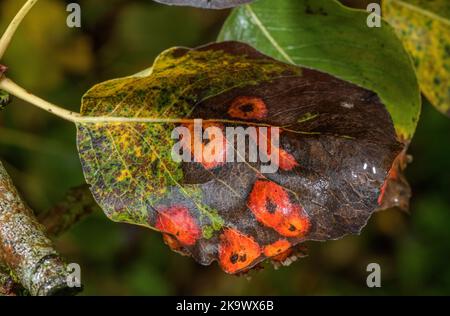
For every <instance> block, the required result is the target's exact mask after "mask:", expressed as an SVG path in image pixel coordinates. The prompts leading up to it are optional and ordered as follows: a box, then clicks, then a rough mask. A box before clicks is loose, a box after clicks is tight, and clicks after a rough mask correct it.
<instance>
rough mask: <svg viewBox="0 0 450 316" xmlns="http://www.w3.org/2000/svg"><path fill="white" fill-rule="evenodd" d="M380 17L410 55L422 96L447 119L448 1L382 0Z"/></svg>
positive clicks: (449, 69)
mask: <svg viewBox="0 0 450 316" xmlns="http://www.w3.org/2000/svg"><path fill="white" fill-rule="evenodd" d="M383 14H384V16H385V17H386V19H387V21H388V22H389V23H390V24H391V25H392V26H393V27H394V28H395V29H396V31H397V34H398V35H399V37H400V38H401V39H402V40H403V42H404V44H405V47H406V49H407V50H408V51H409V52H410V53H411V54H412V56H413V58H414V63H415V66H416V69H417V75H418V77H419V83H420V86H421V89H422V91H423V93H424V94H425V96H426V97H427V98H428V99H429V100H430V102H431V103H432V104H433V105H434V106H435V107H436V108H437V109H438V110H439V111H441V112H442V113H444V114H447V115H448V116H450V1H448V0H433V1H424V0H409V1H404V0H385V1H383Z"/></svg>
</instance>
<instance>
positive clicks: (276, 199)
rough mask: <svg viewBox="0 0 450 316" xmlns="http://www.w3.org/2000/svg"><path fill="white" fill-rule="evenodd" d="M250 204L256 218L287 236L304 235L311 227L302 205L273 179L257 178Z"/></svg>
mask: <svg viewBox="0 0 450 316" xmlns="http://www.w3.org/2000/svg"><path fill="white" fill-rule="evenodd" d="M248 206H249V208H250V210H251V211H252V212H253V214H254V215H255V216H256V219H257V220H258V221H259V222H261V223H262V224H264V225H266V226H268V227H271V228H273V229H274V230H275V231H277V232H278V233H279V234H281V235H283V236H286V237H302V236H304V235H305V234H306V233H307V232H308V230H309V227H310V222H309V219H308V218H307V217H306V216H305V215H303V214H302V213H303V212H302V207H301V206H300V205H298V204H293V203H291V201H290V200H289V195H288V194H287V193H286V191H285V190H284V189H283V188H282V187H281V186H280V185H278V184H276V183H274V182H272V181H266V180H257V181H256V182H255V184H254V186H253V189H252V192H251V193H250V198H249V200H248Z"/></svg>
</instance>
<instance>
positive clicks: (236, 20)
mask: <svg viewBox="0 0 450 316" xmlns="http://www.w3.org/2000/svg"><path fill="white" fill-rule="evenodd" d="M367 16H368V14H367V12H365V11H361V10H354V9H349V8H347V7H344V6H343V5H341V4H340V3H338V2H337V1H335V0H277V1H276V4H275V3H274V1H272V0H259V1H256V2H254V3H252V4H248V5H244V6H242V7H239V8H236V9H234V11H233V12H232V14H231V15H230V17H229V18H228V20H227V21H226V23H225V25H224V26H223V29H222V32H221V34H220V36H219V40H220V41H223V40H237V41H241V42H246V43H248V44H251V45H252V46H253V47H255V48H256V49H258V50H259V51H261V52H263V53H265V54H267V55H269V56H272V57H274V58H276V59H279V60H281V61H285V62H289V63H292V64H297V65H300V66H306V67H309V68H313V69H317V70H320V71H324V72H326V73H329V74H332V75H334V76H336V77H338V78H341V79H343V80H347V81H349V82H352V83H354V84H356V85H358V86H361V87H364V88H366V89H369V90H371V91H374V92H376V93H377V94H378V96H379V97H380V99H381V100H382V101H383V103H384V104H385V105H386V108H387V110H388V111H389V113H390V115H391V117H392V120H393V121H394V126H395V129H396V131H397V134H398V135H399V136H400V137H401V138H402V139H410V138H411V137H412V136H413V134H414V131H415V128H416V125H417V121H418V118H419V114H420V107H421V99H420V91H419V87H418V84H417V80H416V76H415V73H414V68H413V66H412V63H411V60H410V57H409V56H408V54H407V53H406V51H405V49H404V48H403V46H402V43H401V42H400V40H399V39H398V38H397V36H396V35H395V33H394V31H393V29H392V28H391V27H390V26H389V25H388V24H387V23H386V22H384V21H383V24H382V27H380V28H377V27H375V28H369V27H368V26H367Z"/></svg>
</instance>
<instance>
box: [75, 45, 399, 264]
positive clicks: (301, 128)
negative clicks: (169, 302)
mask: <svg viewBox="0 0 450 316" xmlns="http://www.w3.org/2000/svg"><path fill="white" fill-rule="evenodd" d="M81 112H82V115H83V116H82V117H81V118H80V119H79V120H78V122H77V128H78V150H79V154H80V158H81V162H82V166H83V171H84V174H85V177H86V181H87V183H88V184H89V185H90V186H91V191H92V193H93V195H94V197H95V199H96V201H97V202H98V203H99V205H100V206H101V207H102V208H103V210H104V212H105V213H106V214H107V216H108V217H109V218H111V219H112V220H114V221H119V222H126V223H132V224H137V225H142V226H145V227H150V228H153V229H156V230H159V231H161V232H162V233H163V234H164V240H165V242H166V243H167V244H168V245H169V246H170V247H171V248H172V249H174V250H175V251H178V252H181V253H184V254H188V255H192V256H193V257H194V258H195V259H196V260H197V261H198V262H200V263H201V264H205V265H207V264H210V263H211V262H212V261H213V260H218V261H219V263H220V265H221V267H222V268H223V269H224V270H225V271H226V272H228V273H238V272H241V271H246V270H248V269H249V268H251V267H253V266H255V265H256V264H258V263H259V262H261V261H263V260H264V259H266V258H272V259H274V260H284V259H286V254H289V252H290V251H292V249H293V248H294V247H296V246H298V245H300V244H301V243H303V242H304V241H307V240H322V241H324V240H329V239H336V238H340V237H342V236H344V235H347V234H355V233H359V232H360V230H361V229H362V227H363V226H364V225H365V224H366V222H367V220H368V219H369V217H370V216H371V214H372V213H373V212H374V211H375V210H376V209H377V208H378V206H379V205H378V198H379V195H380V194H381V188H382V186H383V183H384V181H385V179H386V177H387V174H388V171H389V170H390V168H391V166H392V164H393V162H394V159H395V158H396V156H397V155H398V154H399V153H400V152H401V150H402V149H403V148H404V145H403V144H402V143H399V142H398V141H397V139H396V133H395V129H394V126H393V123H392V120H391V118H390V116H389V113H388V112H387V111H386V108H385V106H384V105H383V104H382V103H381V102H380V100H379V99H378V97H377V96H376V94H375V93H373V92H370V91H368V90H365V89H363V88H360V87H358V86H356V85H353V84H351V83H348V82H345V81H342V80H340V79H337V78H335V77H332V76H330V75H328V74H324V73H321V72H318V71H314V70H309V69H302V68H299V67H297V66H294V65H288V64H284V63H282V62H279V61H276V60H274V59H271V58H269V57H267V56H265V55H263V54H261V53H259V52H258V51H256V50H255V49H253V48H251V47H250V46H248V45H246V44H243V43H238V42H224V43H217V44H211V45H207V46H204V47H201V48H198V49H185V48H173V49H170V50H168V51H166V52H164V53H163V54H161V55H160V56H159V57H158V58H157V60H156V61H155V63H154V65H153V67H152V68H151V69H150V70H147V71H146V72H144V73H141V74H139V75H135V76H131V77H126V78H122V79H116V80H111V81H107V82H105V83H101V84H99V85H97V86H95V87H93V88H92V89H91V90H90V91H88V92H87V93H86V95H85V96H84V97H83V100H82V108H81ZM199 118H201V119H203V120H204V121H203V128H206V127H215V128H216V129H218V130H219V131H220V130H221V131H226V130H227V127H228V128H230V127H241V128H242V129H246V128H250V127H253V128H255V129H256V128H262V127H269V128H270V130H271V131H272V130H276V127H278V128H279V129H280V140H279V146H278V147H276V144H275V143H273V142H271V141H270V142H269V141H268V138H264V137H263V136H262V135H263V134H262V132H260V131H259V130H255V131H256V132H255V133H254V134H253V135H252V133H249V134H250V135H251V136H250V137H249V143H250V141H251V139H253V138H258V139H259V141H260V142H258V149H260V150H261V149H262V148H263V147H266V149H267V148H270V150H266V151H264V150H261V152H262V153H267V154H270V153H269V151H270V152H272V151H276V150H278V151H279V154H278V157H279V159H275V158H274V159H272V160H271V161H270V162H272V163H274V164H275V165H276V167H277V170H274V171H275V172H273V173H272V172H264V171H261V170H262V169H261V168H262V166H263V165H266V164H265V163H263V162H262V159H263V158H262V157H263V156H264V155H263V156H259V158H260V159H258V160H256V162H251V161H250V160H249V159H243V160H244V161H241V162H236V159H235V160H233V161H232V162H223V163H221V162H217V163H208V162H207V161H206V162H205V161H202V162H176V161H175V160H173V158H172V156H171V151H172V148H173V146H174V144H175V143H177V142H178V141H179V140H178V139H172V137H171V134H172V131H173V130H174V128H175V127H177V126H178V127H179V126H184V127H186V129H187V130H189V129H190V128H191V127H192V123H193V119H199ZM247 131H250V130H248V129H247ZM271 140H272V139H271ZM181 141H182V142H184V144H191V143H194V147H193V148H194V149H192V148H191V149H190V150H189V147H187V148H188V149H186V150H187V151H186V152H187V154H188V157H189V158H192V157H197V152H196V149H195V148H196V147H195V145H197V146H200V147H199V148H200V149H206V148H208V147H209V144H210V143H208V142H204V141H202V139H201V138H200V139H197V138H196V137H195V136H194V137H192V138H191V137H187V138H186V139H185V138H184V136H183V138H182V139H181ZM221 141H222V140H220V139H219V142H221ZM230 142H232V147H231V148H232V149H231V152H233V153H236V155H235V156H236V158H237V156H238V153H239V150H240V149H242V148H237V147H238V144H237V142H236V141H235V140H230ZM233 148H234V150H233ZM249 148H251V147H250V146H247V147H246V148H244V149H245V151H244V153H243V154H242V155H241V156H240V157H241V158H242V157H248V156H249V155H250V154H251V152H250V149H249ZM226 150H229V149H226ZM261 152H260V155H261ZM266 157H267V156H266Z"/></svg>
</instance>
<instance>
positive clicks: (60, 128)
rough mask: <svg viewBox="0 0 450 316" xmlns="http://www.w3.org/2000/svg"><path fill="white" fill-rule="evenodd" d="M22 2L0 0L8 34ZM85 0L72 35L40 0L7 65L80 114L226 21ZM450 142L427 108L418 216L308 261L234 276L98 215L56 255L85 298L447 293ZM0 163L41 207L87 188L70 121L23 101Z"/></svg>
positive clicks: (401, 217) (1, 124) (416, 170)
mask: <svg viewBox="0 0 450 316" xmlns="http://www.w3.org/2000/svg"><path fill="white" fill-rule="evenodd" d="M23 2H24V1H17V0H16V1H11V0H3V1H1V0H0V28H1V29H2V30H3V29H4V28H5V27H6V25H7V23H8V22H9V20H10V19H11V17H12V16H13V15H14V14H15V12H16V11H17V10H18V8H19V6H20V5H21V4H22V3H23ZM69 2H71V1H67V3H69ZM348 2H352V3H353V5H363V4H364V3H367V2H369V1H348ZM79 3H80V4H81V7H82V17H83V25H82V28H81V29H69V28H67V27H65V25H66V24H65V19H66V16H67V13H66V11H65V3H64V1H62V0H42V1H40V2H39V3H38V4H37V6H36V7H35V8H34V9H33V11H32V13H31V14H30V16H28V17H27V19H26V20H25V22H24V24H23V25H22V26H21V28H20V31H19V32H18V34H17V36H16V37H15V40H14V42H13V45H12V46H11V48H10V49H9V51H8V53H7V55H6V58H5V60H3V63H4V64H6V65H8V66H9V68H10V70H9V76H11V77H12V79H14V80H15V81H16V82H18V83H19V84H21V85H22V86H24V87H25V88H27V89H29V90H30V91H32V92H34V93H35V94H37V95H39V96H42V97H43V98H44V99H48V100H51V101H52V102H54V103H56V104H60V105H62V106H64V107H65V108H67V109H71V110H75V111H78V110H79V104H80V98H81V96H82V95H83V93H84V92H85V91H86V90H87V89H89V88H90V87H91V86H92V85H93V84H95V83H98V82H101V81H103V80H106V79H111V78H115V77H121V76H125V75H129V74H133V73H136V72H139V71H140V70H143V69H145V68H147V67H149V66H151V64H152V63H153V59H154V58H155V57H156V56H157V55H158V54H159V53H160V52H161V51H162V50H164V49H167V48H169V47H172V46H180V45H181V46H190V47H195V46H198V45H201V44H205V43H207V42H210V41H213V40H214V39H215V37H216V35H217V34H218V31H219V29H220V26H221V25H222V23H223V21H224V19H225V18H226V16H227V14H228V11H205V10H197V9H191V8H175V7H168V6H163V5H158V4H155V3H153V2H152V1H150V0H141V1H138V0H135V1H130V0H128V1H122V0H95V1H92V0H84V1H79ZM449 137H450V120H449V119H447V118H446V117H444V116H443V115H441V114H439V113H438V112H437V111H436V110H434V109H433V108H432V107H431V106H430V105H429V104H427V103H425V104H424V108H423V114H422V118H421V120H420V122H419V127H418V130H417V134H416V136H415V138H414V140H413V142H412V145H411V150H410V153H411V154H412V155H413V156H414V161H413V163H412V164H411V165H410V166H409V168H408V170H407V176H408V179H409V180H410V183H411V185H412V188H413V199H412V201H411V204H412V206H411V214H410V215H408V214H404V213H401V212H399V211H395V210H392V211H386V212H380V213H378V214H375V215H374V216H373V217H372V219H371V220H370V222H369V224H368V226H367V227H366V228H365V229H364V231H363V233H362V235H361V236H351V237H346V238H344V239H342V240H339V241H329V242H327V243H309V247H310V256H309V257H308V258H305V259H302V260H300V261H299V262H296V263H294V264H292V265H291V266H290V267H287V268H281V269H279V270H277V271H275V270H274V269H273V268H272V267H271V266H268V265H267V266H266V267H265V269H264V270H262V271H254V272H252V273H250V275H249V277H235V276H229V275H226V274H225V273H223V272H222V271H221V270H220V269H219V268H218V267H217V265H215V264H214V265H212V266H210V267H202V266H199V265H198V264H196V263H195V262H194V261H193V260H192V259H190V258H186V257H182V256H180V255H178V254H176V253H173V252H172V251H171V250H169V248H168V247H166V246H165V245H164V244H163V242H162V239H161V236H160V234H158V233H156V232H153V231H150V230H147V229H144V228H139V227H133V226H129V225H125V224H116V223H113V222H110V221H109V220H108V219H107V218H106V217H105V216H104V215H103V214H101V213H100V212H99V213H97V214H94V215H92V216H90V217H89V218H87V219H86V220H84V221H82V222H80V223H78V224H77V225H76V226H74V227H73V229H72V230H70V231H69V232H67V233H66V234H64V235H63V236H62V237H61V238H60V239H58V240H57V241H56V244H57V249H58V250H59V251H60V252H61V253H62V254H63V255H64V256H65V257H66V258H67V259H68V261H69V262H77V263H79V264H80V265H81V267H82V282H83V283H84V285H85V291H84V294H101V295H107V294H116V295H129V294H137V295H156V294H161V295H166V294H186V295H245V294H254V295H302V294H313V295H315V294H331V295H335V294H373V295H379V294H450V264H449V263H450V194H449V193H450V190H449V187H450V171H449V167H450V147H449ZM0 157H1V159H2V160H3V162H4V164H5V165H6V168H7V170H8V171H9V173H10V174H11V176H12V177H13V179H14V181H15V183H16V184H17V186H18V188H19V189H20V191H21V192H22V193H23V195H24V197H25V199H26V200H27V201H28V202H29V204H30V205H31V206H32V208H33V209H34V210H36V212H39V211H41V210H45V209H47V208H48V207H50V206H52V205H54V203H56V202H58V201H59V200H60V199H61V198H62V197H63V196H64V194H65V192H66V191H67V190H68V189H69V188H71V187H73V186H77V185H79V184H81V183H83V175H82V172H81V167H80V162H79V160H78V155H77V152H76V146H75V128H74V126H73V125H72V124H71V123H68V122H65V121H62V120H60V119H57V118H54V117H53V116H51V115H49V114H48V113H45V112H42V111H40V110H38V109H36V108H35V107H33V106H30V105H28V104H26V103H24V102H21V101H19V100H17V99H16V100H15V101H14V102H13V103H12V104H10V105H9V106H8V108H7V109H6V110H5V111H3V112H1V113H0ZM370 262H377V263H379V264H380V265H381V268H382V287H381V288H380V289H369V288H367V287H366V277H367V274H368V273H367V272H366V266H367V264H368V263H370Z"/></svg>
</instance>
